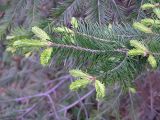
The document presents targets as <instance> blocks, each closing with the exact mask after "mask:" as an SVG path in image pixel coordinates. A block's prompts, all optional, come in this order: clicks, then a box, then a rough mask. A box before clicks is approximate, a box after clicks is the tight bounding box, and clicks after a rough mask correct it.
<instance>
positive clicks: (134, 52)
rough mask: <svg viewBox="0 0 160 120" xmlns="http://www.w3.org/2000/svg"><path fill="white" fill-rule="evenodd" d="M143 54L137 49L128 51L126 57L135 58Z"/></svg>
mask: <svg viewBox="0 0 160 120" xmlns="http://www.w3.org/2000/svg"><path fill="white" fill-rule="evenodd" d="M144 54H145V52H144V51H143V50H138V49H132V50H129V51H128V55H130V56H137V55H144Z"/></svg>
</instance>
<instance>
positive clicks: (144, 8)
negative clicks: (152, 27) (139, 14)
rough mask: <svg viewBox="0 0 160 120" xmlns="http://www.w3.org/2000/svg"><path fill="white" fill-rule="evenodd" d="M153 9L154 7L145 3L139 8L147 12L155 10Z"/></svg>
mask: <svg viewBox="0 0 160 120" xmlns="http://www.w3.org/2000/svg"><path fill="white" fill-rule="evenodd" d="M155 7H156V5H154V4H150V3H146V4H143V5H142V6H141V8H142V10H147V9H151V8H155Z"/></svg>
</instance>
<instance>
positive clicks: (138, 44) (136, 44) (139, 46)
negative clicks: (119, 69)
mask: <svg viewBox="0 0 160 120" xmlns="http://www.w3.org/2000/svg"><path fill="white" fill-rule="evenodd" d="M130 45H131V46H132V47H135V48H137V49H139V50H142V51H143V52H144V51H148V50H147V48H146V47H145V46H144V45H143V44H142V43H141V42H140V41H138V40H130Z"/></svg>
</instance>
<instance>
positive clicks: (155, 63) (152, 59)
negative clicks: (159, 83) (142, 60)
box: [148, 55, 157, 69]
mask: <svg viewBox="0 0 160 120" xmlns="http://www.w3.org/2000/svg"><path fill="white" fill-rule="evenodd" d="M148 62H149V64H150V65H151V66H152V68H153V69H155V68H157V62H156V59H155V58H154V56H153V55H149V57H148Z"/></svg>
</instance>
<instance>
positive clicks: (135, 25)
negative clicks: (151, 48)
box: [133, 22, 153, 33]
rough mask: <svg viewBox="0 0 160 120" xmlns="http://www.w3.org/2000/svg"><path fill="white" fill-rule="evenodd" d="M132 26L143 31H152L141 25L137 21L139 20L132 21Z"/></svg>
mask: <svg viewBox="0 0 160 120" xmlns="http://www.w3.org/2000/svg"><path fill="white" fill-rule="evenodd" d="M133 27H134V28H135V29H137V30H140V31H142V32H144V33H153V32H152V30H151V29H150V28H148V27H146V26H145V25H143V24H142V23H139V22H135V23H133Z"/></svg>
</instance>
